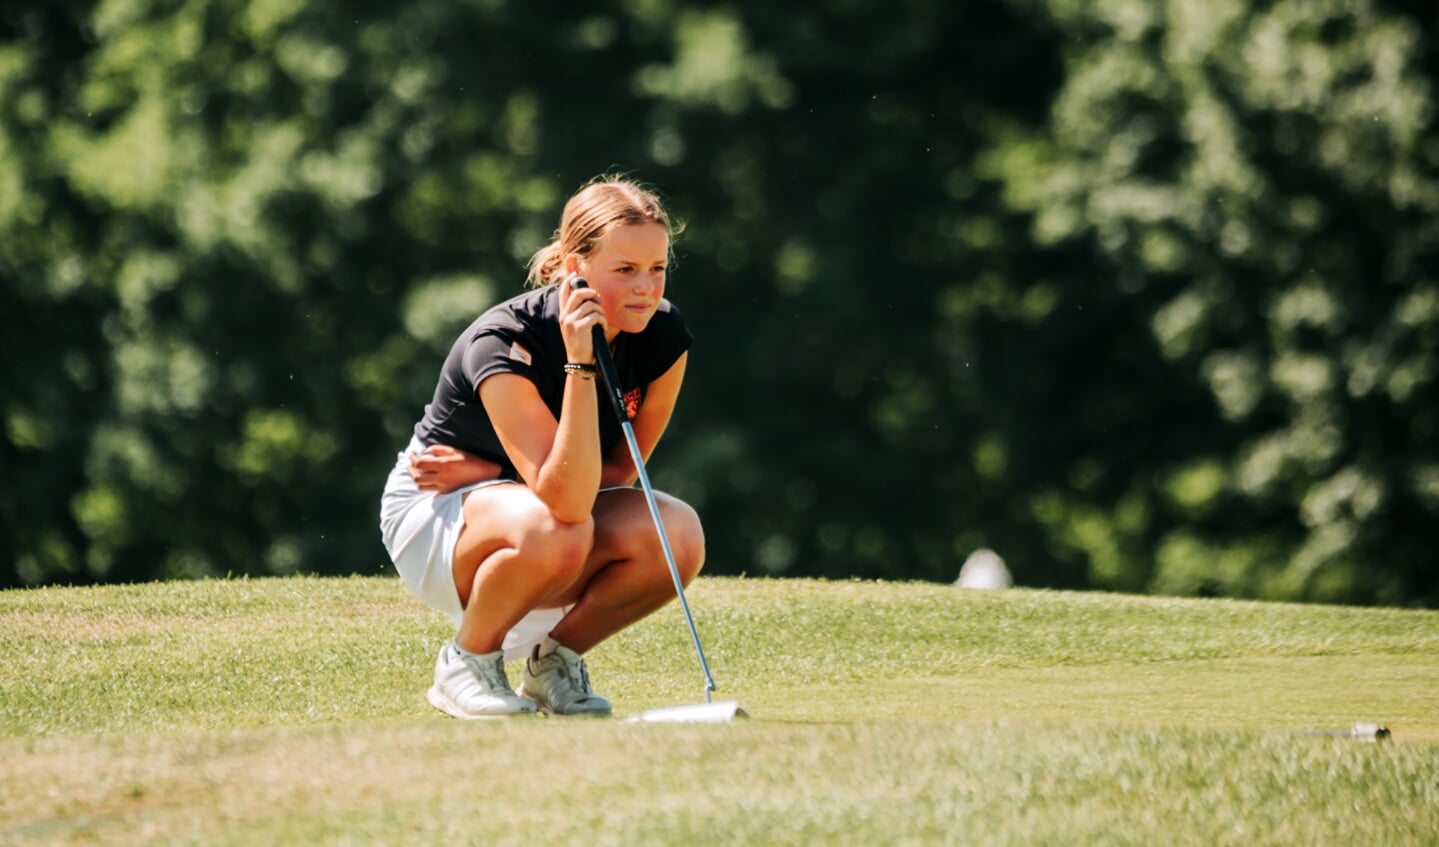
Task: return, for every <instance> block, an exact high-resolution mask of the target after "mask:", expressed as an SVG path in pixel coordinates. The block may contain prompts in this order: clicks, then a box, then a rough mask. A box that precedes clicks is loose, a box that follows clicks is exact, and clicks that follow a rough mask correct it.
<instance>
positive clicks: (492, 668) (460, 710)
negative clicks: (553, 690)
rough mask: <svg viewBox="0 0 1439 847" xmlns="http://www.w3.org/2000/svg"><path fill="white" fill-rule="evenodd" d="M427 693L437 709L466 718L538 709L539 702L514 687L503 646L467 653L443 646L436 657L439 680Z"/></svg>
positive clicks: (517, 713) (491, 716) (524, 713)
mask: <svg viewBox="0 0 1439 847" xmlns="http://www.w3.org/2000/svg"><path fill="white" fill-rule="evenodd" d="M426 697H427V698H428V699H429V701H430V705H432V706H434V707H435V708H436V709H439V710H440V711H442V712H444V713H445V714H447V715H453V716H454V717H457V718H461V719H462V720H477V719H480V718H505V717H510V716H512V715H532V714H534V713H535V704H534V703H532V702H530V701H529V700H526V699H525V698H523V697H521V696H519V695H518V694H516V693H515V692H514V689H512V688H510V680H509V677H507V676H506V675H505V654H504V652H503V651H500V650H496V651H495V652H493V653H485V654H482V655H474V654H470V655H463V654H461V653H460V651H458V650H456V649H454V647H453V645H451V644H446V645H445V646H443V647H441V648H440V655H439V656H437V657H436V658H435V684H434V685H432V686H431V687H430V690H429V692H428V693H427V694H426Z"/></svg>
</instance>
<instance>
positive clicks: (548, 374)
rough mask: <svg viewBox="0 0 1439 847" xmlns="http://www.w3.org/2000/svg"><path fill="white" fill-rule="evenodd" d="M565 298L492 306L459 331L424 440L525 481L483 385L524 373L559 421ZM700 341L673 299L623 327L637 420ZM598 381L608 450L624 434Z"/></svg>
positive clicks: (549, 290) (422, 430) (621, 358)
mask: <svg viewBox="0 0 1439 847" xmlns="http://www.w3.org/2000/svg"><path fill="white" fill-rule="evenodd" d="M558 295H559V290H558V289H557V288H556V287H554V286H547V287H545V288H539V289H535V290H533V291H528V292H526V293H524V294H521V295H519V296H518V297H514V298H512V299H510V300H506V301H505V302H503V303H500V304H498V305H496V306H494V307H492V308H491V309H489V310H488V311H486V312H485V313H484V314H482V315H480V316H479V317H478V318H476V319H475V322H474V323H472V324H470V325H469V327H468V328H467V329H465V331H464V332H462V333H460V337H459V338H458V339H456V340H455V343H454V345H453V346H452V347H451V348H450V353H449V355H448V356H446V357H445V364H444V366H443V367H442V368H441V369H440V380H439V384H438V385H436V386H435V396H434V399H433V400H431V401H430V403H429V404H428V405H427V406H425V416H424V417H423V418H421V419H420V422H419V423H417V424H415V435H416V436H418V437H419V439H420V440H421V441H423V442H424V443H426V444H447V445H449V446H451V447H456V448H459V449H460V450H464V451H465V452H467V453H474V454H475V455H478V456H483V457H485V458H487V459H491V460H493V461H495V462H498V463H499V464H500V467H501V471H500V474H501V476H503V477H506V478H509V479H515V478H518V474H517V472H516V471H515V466H514V464H513V463H511V462H510V459H509V457H508V456H507V455H505V450H504V448H503V447H502V446H501V445H500V439H499V436H497V435H496V434H495V428H494V425H493V424H491V423H490V417H489V414H488V413H486V411H485V407H484V404H482V403H481V402H480V397H479V388H480V383H481V382H483V381H484V380H485V378H486V377H488V376H491V375H493V374H497V373H513V374H519V375H520V376H522V377H524V378H526V379H528V380H529V381H530V382H532V383H534V385H535V388H536V389H537V390H538V391H539V394H540V398H541V399H543V400H544V401H545V405H546V406H549V408H550V412H551V413H552V414H554V416H555V420H559V417H560V401H561V400H562V399H563V397H564V387H565V371H564V364H565V358H566V353H565V342H564V336H563V335H561V333H560V321H559V296H558ZM693 340H694V338H693V336H691V335H690V332H689V329H688V328H687V327H686V326H685V321H684V316H683V315H681V314H680V311H679V309H677V308H675V306H674V304H672V303H670V302H669V301H668V300H661V301H660V305H659V308H658V309H657V310H656V311H655V314H654V316H653V317H651V318H650V322H649V324H648V325H647V326H646V327H645V328H644V330H643V331H642V332H640V333H638V334H634V333H628V332H622V333H620V334H619V337H617V338H616V339H615V343H614V348H613V351H612V352H613V356H614V360H615V369H616V370H617V371H619V375H620V384H621V385H622V386H623V388H624V397H625V405H626V407H627V409H628V411H629V416H630V418H631V419H633V418H634V417H635V415H636V414H637V413H638V412H639V408H640V406H641V405H642V404H643V403H644V398H645V394H646V393H647V392H648V390H649V384H650V383H651V382H654V381H655V380H656V379H658V378H659V377H660V376H662V375H663V374H664V373H665V372H666V371H668V370H669V369H670V367H672V366H673V365H674V363H675V362H676V361H677V360H678V359H679V357H680V356H681V355H682V354H683V353H684V352H685V351H686V350H688V349H689V346H690V343H691V342H692V341H693ZM594 383H595V390H596V392H599V410H600V412H599V426H600V449H601V450H602V451H603V452H604V454H605V455H609V452H610V450H611V449H613V448H614V446H615V444H617V443H618V442H619V441H620V439H621V438H623V437H624V436H623V433H622V432H620V425H619V422H618V421H617V420H615V416H614V414H613V413H612V412H611V409H610V404H609V400H608V399H607V397H606V396H605V395H604V394H603V393H602V392H603V388H602V385H603V379H602V378H596V379H595V381H594Z"/></svg>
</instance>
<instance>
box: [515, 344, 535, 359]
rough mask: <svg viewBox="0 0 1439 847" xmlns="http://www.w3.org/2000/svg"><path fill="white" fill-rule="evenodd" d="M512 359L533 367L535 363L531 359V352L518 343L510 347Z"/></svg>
mask: <svg viewBox="0 0 1439 847" xmlns="http://www.w3.org/2000/svg"><path fill="white" fill-rule="evenodd" d="M510 358H511V359H512V360H514V361H516V362H523V363H525V364H527V365H533V364H534V363H535V362H534V359H532V358H530V351H528V350H526V349H525V348H523V347H521V346H520V342H518V341H516V342H515V343H513V344H511V345H510Z"/></svg>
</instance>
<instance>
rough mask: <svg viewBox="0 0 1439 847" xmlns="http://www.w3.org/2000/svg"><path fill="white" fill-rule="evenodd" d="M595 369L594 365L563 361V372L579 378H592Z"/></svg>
mask: <svg viewBox="0 0 1439 847" xmlns="http://www.w3.org/2000/svg"><path fill="white" fill-rule="evenodd" d="M596 370H597V369H596V368H595V366H594V365H584V364H581V363H579V362H565V373H566V374H574V375H576V376H578V377H580V378H581V379H594V378H595V371H596Z"/></svg>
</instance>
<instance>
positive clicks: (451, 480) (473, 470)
mask: <svg viewBox="0 0 1439 847" xmlns="http://www.w3.org/2000/svg"><path fill="white" fill-rule="evenodd" d="M499 476H500V466H499V465H498V464H496V463H494V462H492V461H490V460H489V459H483V458H481V457H479V456H473V455H471V454H469V453H466V452H464V451H463V450H457V449H455V448H454V447H450V446H448V445H445V444H431V445H430V446H429V447H426V448H425V450H424V452H423V453H411V454H410V479H412V480H414V481H415V485H416V486H417V487H419V489H420V490H421V491H433V492H435V493H436V494H448V493H450V492H451V491H454V490H455V489H456V488H463V487H464V486H466V485H471V484H473V483H476V482H485V481H487V480H491V479H498V478H499Z"/></svg>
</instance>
